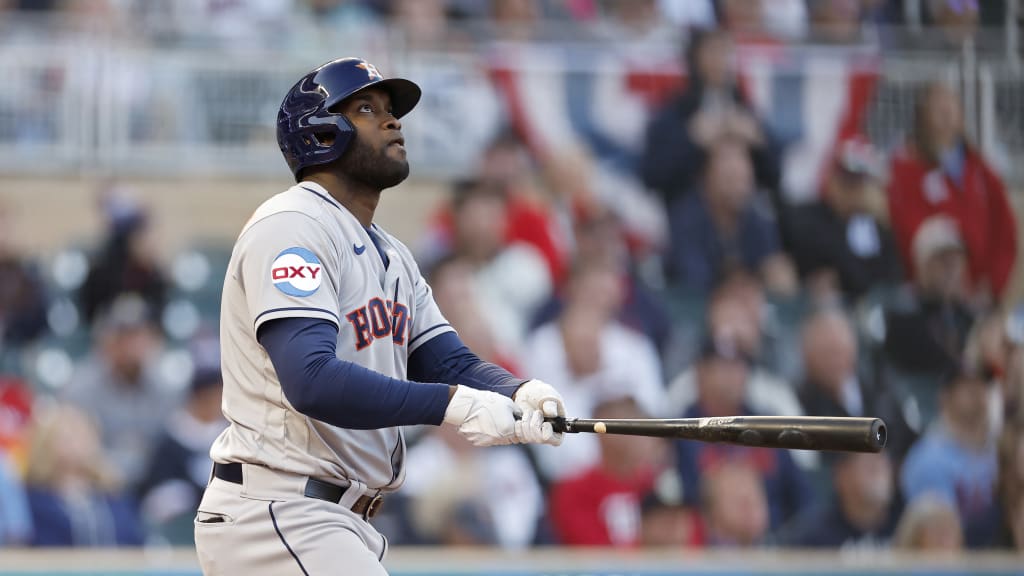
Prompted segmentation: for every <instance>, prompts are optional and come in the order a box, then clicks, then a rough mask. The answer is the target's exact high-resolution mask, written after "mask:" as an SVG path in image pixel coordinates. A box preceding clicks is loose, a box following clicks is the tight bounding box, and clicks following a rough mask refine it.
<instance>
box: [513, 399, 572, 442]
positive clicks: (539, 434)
mask: <svg viewBox="0 0 1024 576" xmlns="http://www.w3.org/2000/svg"><path fill="white" fill-rule="evenodd" d="M556 435H557V436H561V434H555V430H554V428H552V427H551V422H545V421H544V414H543V413H542V412H541V411H540V410H533V409H531V408H527V409H525V410H523V415H522V417H521V418H519V419H518V420H516V436H517V437H518V438H519V440H520V441H521V442H523V443H526V444H552V443H554V442H555V436H556ZM557 442H558V443H557V444H554V445H555V446H557V445H558V444H561V443H562V440H561V438H559V439H558V441H557Z"/></svg>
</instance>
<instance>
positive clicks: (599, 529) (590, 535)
mask: <svg viewBox="0 0 1024 576" xmlns="http://www.w3.org/2000/svg"><path fill="white" fill-rule="evenodd" d="M593 414H594V418H599V419H605V418H645V417H647V415H646V414H645V413H644V412H643V411H642V410H640V408H639V406H637V403H636V401H635V400H634V399H633V398H630V397H628V396H626V397H620V398H608V399H603V400H600V401H599V402H598V404H597V405H596V406H595V407H594V413H593ZM598 441H599V442H600V459H599V461H598V462H596V463H595V464H594V465H592V466H590V467H588V468H586V469H584V470H581V471H578V472H577V473H575V474H573V475H572V476H571V477H568V478H564V479H562V480H560V481H559V482H557V483H555V484H554V485H553V486H552V488H551V513H550V516H551V518H552V520H553V521H554V524H555V526H554V527H555V533H556V536H557V538H558V540H559V542H561V543H562V544H565V545H569V546H619V547H631V546H636V545H638V544H639V543H640V535H641V530H640V526H641V503H642V502H643V500H644V498H645V497H646V496H647V495H648V494H649V493H650V492H651V490H652V489H653V487H654V480H655V478H656V477H657V475H658V472H659V469H658V468H659V466H660V465H661V464H660V463H661V462H664V460H665V458H664V456H663V453H664V451H665V448H666V447H665V446H664V444H662V442H663V440H661V439H660V438H650V437H644V436H624V435H619V434H600V435H598Z"/></svg>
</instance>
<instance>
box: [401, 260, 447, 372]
mask: <svg viewBox="0 0 1024 576" xmlns="http://www.w3.org/2000/svg"><path fill="white" fill-rule="evenodd" d="M413 289H414V293H415V298H416V302H415V306H416V308H415V309H414V310H413V312H412V328H411V331H410V333H409V354H412V353H413V352H415V351H416V349H417V348H419V347H420V346H421V345H422V344H423V343H424V342H426V341H428V340H430V339H431V338H434V337H435V336H438V335H440V334H444V333H445V332H454V331H455V329H454V328H452V325H451V324H449V323H448V320H446V319H445V317H444V315H443V314H441V310H440V308H438V307H437V302H434V293H433V291H432V290H431V289H430V285H428V284H427V281H426V280H424V279H423V277H422V276H417V279H416V283H415V285H414V286H413Z"/></svg>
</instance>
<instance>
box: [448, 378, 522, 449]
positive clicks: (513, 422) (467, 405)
mask: <svg viewBox="0 0 1024 576" xmlns="http://www.w3.org/2000/svg"><path fill="white" fill-rule="evenodd" d="M521 415H522V411H521V410H520V408H519V407H518V406H516V405H515V403H513V402H512V400H510V399H509V398H508V397H507V396H502V395H501V394H498V393H497V392H490V391H487V390H477V389H475V388H470V387H468V386H458V387H457V388H456V389H455V394H454V395H452V399H451V401H450V402H449V403H448V408H447V410H445V413H444V423H445V424H452V425H454V426H458V428H459V434H461V435H462V436H463V437H464V438H466V439H467V440H469V441H470V442H471V443H472V444H473V445H474V446H501V445H504V444H517V443H521V442H524V441H525V440H524V439H523V438H522V430H523V424H522V421H521V420H517V419H516V416H521Z"/></svg>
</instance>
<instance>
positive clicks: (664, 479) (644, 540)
mask: <svg viewBox="0 0 1024 576" xmlns="http://www.w3.org/2000/svg"><path fill="white" fill-rule="evenodd" d="M703 544H704V532H703V526H702V525H701V518H700V514H699V512H698V511H697V510H695V509H693V508H690V507H689V506H685V505H684V504H683V495H682V486H681V484H680V480H679V476H678V473H677V472H676V471H675V470H671V469H670V470H665V471H663V472H662V473H661V474H660V475H659V476H658V478H657V479H656V480H655V482H654V489H653V490H652V491H651V492H650V493H649V494H648V495H647V496H645V497H644V499H643V501H642V502H641V503H640V545H641V546H650V547H659V548H669V547H675V548H679V547H686V548H695V547H699V546H702V545H703Z"/></svg>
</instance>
